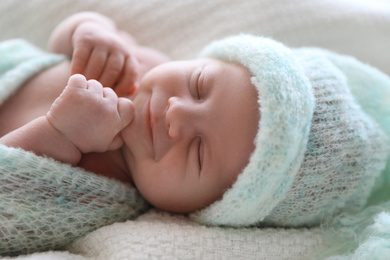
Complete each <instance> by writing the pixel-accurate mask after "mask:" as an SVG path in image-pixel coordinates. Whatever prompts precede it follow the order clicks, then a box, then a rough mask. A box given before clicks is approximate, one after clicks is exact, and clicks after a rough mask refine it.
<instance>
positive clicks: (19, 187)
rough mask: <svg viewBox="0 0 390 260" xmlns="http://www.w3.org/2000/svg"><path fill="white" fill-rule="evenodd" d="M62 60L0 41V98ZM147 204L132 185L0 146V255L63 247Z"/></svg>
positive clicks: (27, 46)
mask: <svg viewBox="0 0 390 260" xmlns="http://www.w3.org/2000/svg"><path fill="white" fill-rule="evenodd" d="M63 60H64V57H63V56H61V55H53V54H49V53H45V52H42V51H40V50H39V49H37V48H35V47H34V46H32V45H30V44H28V43H27V42H25V41H22V40H11V41H7V42H3V43H0V72H1V78H0V101H1V102H3V101H4V100H5V99H6V98H7V97H9V96H10V95H11V94H12V93H13V92H15V91H16V90H17V88H18V87H19V86H20V84H22V83H23V82H24V81H25V80H27V79H28V78H30V77H32V76H34V75H35V74H36V73H38V72H39V71H42V70H43V69H45V68H48V67H50V66H53V65H55V64H57V63H59V62H61V61H63ZM0 104H1V103H0ZM147 208H148V205H147V203H146V202H145V201H144V200H143V199H142V198H141V196H140V195H139V194H138V192H137V191H136V190H135V188H134V187H132V186H130V185H128V184H122V183H121V182H118V181H114V180H110V179H108V178H105V177H101V176H98V175H96V174H93V173H90V172H86V171H84V170H83V169H81V168H77V167H72V166H70V165H68V164H62V163H60V162H58V161H55V160H53V159H50V158H45V157H41V156H36V155H34V154H33V153H31V152H26V151H24V150H21V149H14V148H9V147H5V146H0V223H1V227H0V255H19V254H27V253H32V252H37V251H45V250H53V249H60V248H62V247H64V246H66V245H68V244H69V243H71V242H72V241H74V240H75V239H76V238H78V237H80V236H82V235H85V234H86V233H88V232H91V231H93V230H95V229H97V228H99V227H102V226H105V225H108V224H111V223H114V222H118V221H125V220H127V219H131V218H134V217H136V216H138V215H139V214H141V213H142V212H144V211H145V210H146V209H147Z"/></svg>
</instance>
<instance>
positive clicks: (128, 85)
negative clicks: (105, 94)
mask: <svg viewBox="0 0 390 260" xmlns="http://www.w3.org/2000/svg"><path fill="white" fill-rule="evenodd" d="M137 77H138V61H137V60H136V59H135V58H133V57H129V58H127V59H126V60H125V65H124V68H123V71H122V74H121V77H120V80H119V81H118V82H117V85H116V86H115V92H116V93H117V94H118V96H120V97H123V96H128V95H130V94H131V93H132V89H133V87H134V85H135V84H136V82H137Z"/></svg>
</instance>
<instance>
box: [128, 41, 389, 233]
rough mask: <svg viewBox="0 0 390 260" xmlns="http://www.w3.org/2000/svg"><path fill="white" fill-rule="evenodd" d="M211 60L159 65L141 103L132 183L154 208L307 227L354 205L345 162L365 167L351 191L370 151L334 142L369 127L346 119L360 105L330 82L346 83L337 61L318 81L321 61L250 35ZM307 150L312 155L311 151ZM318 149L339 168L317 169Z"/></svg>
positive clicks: (210, 49)
mask: <svg viewBox="0 0 390 260" xmlns="http://www.w3.org/2000/svg"><path fill="white" fill-rule="evenodd" d="M201 57H202V59H199V60H194V61H183V62H170V63H166V64H163V65H160V66H158V67H156V68H155V69H153V70H151V71H150V72H149V73H148V74H147V75H146V76H145V77H144V79H143V80H142V82H141V86H140V89H139V93H138V94H137V97H136V99H135V100H134V103H135V106H136V115H135V118H134V120H133V122H132V123H131V125H129V126H128V127H127V128H126V129H125V130H124V131H123V138H124V140H125V143H126V145H125V148H124V156H125V160H126V161H127V164H128V167H129V169H130V171H131V174H132V178H133V181H134V183H135V185H136V187H137V188H138V190H139V191H140V193H141V194H142V195H143V196H144V197H145V198H146V200H148V201H149V202H150V203H151V204H152V205H154V206H156V207H157V208H160V209H163V210H168V211H174V212H182V213H190V212H191V215H190V216H191V217H192V219H194V220H196V221H199V222H201V223H205V224H212V225H230V226H248V225H253V224H256V223H259V222H261V221H264V220H267V221H269V223H282V225H290V224H291V225H300V224H302V223H303V222H302V221H304V220H307V219H310V218H305V215H307V216H309V217H311V218H312V219H313V218H315V217H316V216H317V215H316V214H317V213H318V212H319V211H321V210H322V211H323V210H326V209H327V206H329V205H331V204H334V203H336V202H337V201H338V202H337V203H338V204H340V205H341V204H342V203H341V202H340V201H343V203H344V202H345V201H344V200H338V198H337V196H334V194H336V193H337V192H340V187H339V184H340V183H339V182H338V181H339V180H341V178H344V176H343V174H340V171H342V170H340V169H342V167H346V169H347V170H348V173H350V172H351V171H352V172H354V174H349V175H348V178H346V180H347V182H348V183H351V182H355V183H354V184H353V185H354V186H352V188H351V189H349V188H348V187H347V188H346V187H344V186H343V187H344V190H343V191H346V194H347V196H346V197H348V196H349V197H350V198H352V196H351V194H353V192H355V191H356V187H357V186H358V185H360V183H361V180H363V181H364V182H366V181H369V182H370V185H371V184H372V183H373V181H372V179H364V178H362V177H361V176H363V175H364V174H365V172H366V170H365V169H363V168H362V165H361V164H359V163H356V161H357V160H359V159H360V157H359V156H357V157H356V158H352V157H351V155H349V154H346V153H344V151H343V150H342V149H339V150H337V149H335V148H333V147H332V145H333V143H334V142H336V143H337V142H340V144H342V143H343V142H344V141H345V136H342V135H336V136H333V134H334V133H339V132H340V131H344V130H345V131H346V132H348V133H347V135H349V136H348V138H347V139H348V140H352V141H348V140H347V145H350V144H353V145H355V143H354V142H355V140H361V135H360V133H359V131H357V130H356V131H353V132H351V131H350V130H348V129H351V126H352V125H353V124H354V123H353V122H352V121H351V119H350V118H347V117H350V116H351V115H354V114H356V115H358V116H360V114H359V113H360V112H359V111H358V110H356V107H355V105H354V104H352V103H351V102H350V100H349V99H348V98H347V99H345V96H344V95H348V91H347V90H346V88H345V87H342V88H340V89H341V90H339V89H338V86H336V87H335V85H334V84H333V83H332V84H329V87H328V86H327V84H328V83H329V82H334V80H336V81H337V80H343V78H342V77H341V78H340V77H339V76H338V74H337V73H335V74H334V71H333V68H332V67H331V66H330V67H329V71H330V72H329V73H328V74H326V73H325V74H321V75H320V76H321V77H318V79H317V78H316V76H317V74H316V73H317V72H318V71H321V70H322V69H323V70H324V71H326V72H328V71H327V69H328V68H326V69H324V67H327V66H328V65H327V64H326V63H324V64H321V62H322V61H321V59H319V60H316V59H314V62H313V63H312V64H311V63H310V62H311V60H312V59H311V57H309V58H308V59H307V61H308V62H307V63H305V62H306V61H304V59H300V58H298V56H297V55H296V53H293V51H292V50H291V49H289V48H287V47H285V46H284V45H282V44H280V43H277V42H275V41H273V40H270V39H265V38H261V37H255V36H247V35H240V36H235V37H230V38H226V39H223V40H221V41H217V42H214V43H212V44H210V45H209V46H207V47H206V48H205V49H204V50H203V52H202V53H201ZM308 64H309V65H308ZM322 65H323V66H322ZM313 71H314V74H310V73H312V72H313ZM329 80H331V81H329ZM332 80H333V81H332ZM336 85H337V84H336ZM317 87H318V88H319V89H320V91H319V92H318V93H320V94H318V93H317V94H318V95H317V94H316V93H313V89H317ZM322 90H325V91H327V92H326V93H327V94H326V95H324V94H321V93H324V92H323V91H322ZM321 91H322V92H321ZM344 92H345V93H344ZM315 97H316V98H325V99H326V100H325V101H324V105H323V106H324V107H325V106H328V107H326V110H324V111H320V110H321V109H322V108H323V107H321V109H320V110H318V111H316V112H315ZM320 101H321V102H322V100H320ZM348 102H350V103H351V104H352V105H351V106H350V104H349V103H348ZM329 111H331V112H330V114H326V113H328V112H329ZM345 111H347V113H345ZM313 115H316V116H317V117H316V118H313ZM333 115H334V117H333ZM346 115H347V116H346ZM327 117H330V118H327ZM312 119H313V120H312ZM328 119H329V122H328V121H327V120H328ZM359 120H360V119H357V121H356V122H357V124H360V125H361V122H360V121H359ZM312 122H315V124H314V126H313V125H312ZM351 122H352V123H351ZM322 123H324V125H322ZM328 123H330V125H329V124H328ZM311 127H312V129H314V131H312V132H310V129H311ZM353 127H356V126H355V125H353ZM359 127H360V126H359ZM364 127H366V126H364ZM367 127H368V126H367ZM367 127H366V128H367ZM321 128H324V131H322V129H321ZM366 128H364V131H366ZM340 129H341V130H340ZM370 134H371V135H370V137H371V136H377V135H378V132H375V131H372V132H370ZM363 135H364V136H367V131H366V132H365V133H363ZM329 137H330V140H331V141H332V142H329V140H328V139H329ZM353 138H355V139H353ZM348 142H349V143H348ZM360 143H361V142H360ZM322 145H323V147H322ZM337 145H338V144H337ZM342 145H345V144H342ZM360 145H361V146H359V148H357V147H356V146H354V148H357V149H362V150H364V149H365V153H360V154H361V158H362V160H363V158H365V157H369V156H368V154H375V155H376V154H379V153H380V152H381V151H382V150H381V148H377V147H379V146H380V145H379V144H378V143H374V142H373V143H372V145H366V144H360ZM363 146H364V147H363ZM366 146H367V147H368V148H367V147H366ZM307 147H309V149H311V150H310V151H311V152H313V154H309V156H307V154H306V155H305V152H306V151H307ZM328 148H330V149H328ZM327 149H328V150H327ZM332 149H333V150H332ZM317 154H319V155H320V156H321V158H322V159H326V160H331V163H330V164H329V165H330V166H331V167H329V168H324V167H322V166H323V165H321V167H318V168H317V167H316V166H315V163H316V159H317V157H316V155H317ZM312 155H313V156H312ZM341 157H343V158H341ZM344 157H345V158H344ZM339 159H340V161H341V162H342V163H341V164H336V163H334V162H336V161H337V160H339ZM326 160H325V161H322V163H324V164H326V163H327V162H326ZM351 160H353V161H354V162H355V163H353V167H352V166H351V167H352V168H353V169H352V168H351V167H349V164H350V163H351V164H352V162H351ZM343 163H344V164H343ZM332 167H333V168H332ZM348 167H349V168H348ZM350 168H351V169H350ZM324 169H325V170H324ZM318 176H321V178H322V179H321V178H317V177H318ZM336 179H337V181H336ZM321 182H323V183H322V184H321ZM321 185H322V186H321ZM371 186H372V185H371ZM324 194H325V195H324ZM323 195H324V196H323ZM321 196H323V197H321ZM352 200H353V199H352ZM323 202H324V204H321V203H323ZM337 203H336V204H337ZM301 206H302V207H301ZM338 206H339V205H338ZM301 209H303V210H301ZM307 209H312V210H313V212H314V213H313V214H314V215H310V214H311V213H310V212H306V211H307ZM301 216H304V217H301ZM278 218H279V219H278ZM290 219H292V221H291V222H290ZM278 221H279V222H278Z"/></svg>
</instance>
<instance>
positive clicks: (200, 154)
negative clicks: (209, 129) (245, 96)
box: [198, 137, 204, 171]
mask: <svg viewBox="0 0 390 260" xmlns="http://www.w3.org/2000/svg"><path fill="white" fill-rule="evenodd" d="M198 139H199V141H198V163H199V171H201V170H202V168H203V162H204V145H203V142H202V138H201V137H199V138H198Z"/></svg>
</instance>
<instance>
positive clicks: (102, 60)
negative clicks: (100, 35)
mask: <svg viewBox="0 0 390 260" xmlns="http://www.w3.org/2000/svg"><path fill="white" fill-rule="evenodd" d="M106 61H107V52H106V50H105V49H103V48H95V49H94V50H93V51H92V53H91V55H90V57H89V60H88V64H87V67H86V68H85V70H84V73H83V74H84V76H85V77H86V78H87V79H96V80H98V79H99V78H100V75H101V73H102V72H103V69H104V66H105V64H106Z"/></svg>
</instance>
